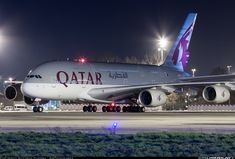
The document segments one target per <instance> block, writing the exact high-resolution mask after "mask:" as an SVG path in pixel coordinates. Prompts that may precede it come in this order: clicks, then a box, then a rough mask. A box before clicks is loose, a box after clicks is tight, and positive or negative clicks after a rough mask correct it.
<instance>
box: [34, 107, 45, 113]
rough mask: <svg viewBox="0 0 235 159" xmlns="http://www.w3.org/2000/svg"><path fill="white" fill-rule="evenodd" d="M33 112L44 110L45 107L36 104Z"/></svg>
mask: <svg viewBox="0 0 235 159" xmlns="http://www.w3.org/2000/svg"><path fill="white" fill-rule="evenodd" d="M33 112H34V113H36V112H39V113H41V112H43V107H42V106H34V107H33Z"/></svg>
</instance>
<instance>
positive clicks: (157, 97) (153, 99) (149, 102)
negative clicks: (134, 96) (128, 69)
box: [139, 89, 167, 107]
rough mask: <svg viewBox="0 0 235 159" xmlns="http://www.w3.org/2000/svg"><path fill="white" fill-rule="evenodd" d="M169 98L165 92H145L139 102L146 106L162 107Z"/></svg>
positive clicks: (150, 90)
mask: <svg viewBox="0 0 235 159" xmlns="http://www.w3.org/2000/svg"><path fill="white" fill-rule="evenodd" d="M166 99H167V96H166V94H165V93H164V92H162V91H160V90H155V89H147V90H143V91H141V92H140V94H139V102H140V103H141V104H142V105H144V106H147V107H148V106H153V107H156V106H160V105H163V104H165V103H166Z"/></svg>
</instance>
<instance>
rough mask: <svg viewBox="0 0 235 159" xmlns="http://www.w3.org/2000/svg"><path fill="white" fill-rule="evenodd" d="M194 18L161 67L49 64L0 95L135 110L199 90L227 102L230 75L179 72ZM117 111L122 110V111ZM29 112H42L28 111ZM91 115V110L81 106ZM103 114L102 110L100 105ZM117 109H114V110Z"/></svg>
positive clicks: (93, 108) (184, 62) (187, 22)
mask: <svg viewBox="0 0 235 159" xmlns="http://www.w3.org/2000/svg"><path fill="white" fill-rule="evenodd" d="M196 16H197V14H195V13H191V14H189V15H188V17H187V18H186V20H185V23H184V25H183V27H182V29H181V31H180V33H179V35H178V37H177V40H176V42H175V43H174V45H173V47H172V49H171V50H170V52H169V55H168V56H167V58H166V61H165V64H164V65H163V66H160V67H159V66H153V65H137V64H114V63H95V62H86V63H80V62H72V61H54V62H47V63H44V64H41V65H39V66H38V67H36V68H35V69H33V70H31V71H30V72H29V74H28V75H27V77H26V78H25V80H24V81H23V83H22V84H20V83H18V84H15V85H11V86H9V87H7V88H6V90H5V96H6V98H8V99H11V100H19V99H22V98H23V97H24V100H25V102H26V103H27V104H33V103H35V99H41V100H42V101H45V102H46V101H48V100H80V101H84V102H88V103H97V102H101V103H112V102H113V101H115V102H116V101H120V100H125V99H134V100H136V101H138V103H139V105H141V106H142V107H140V106H138V107H137V110H138V111H144V107H151V106H160V105H163V104H164V103H166V100H167V94H168V93H171V92H173V91H175V90H176V89H177V88H179V87H185V86H194V87H195V86H204V89H203V93H202V95H203V98H204V99H205V100H206V101H208V102H216V103H222V102H226V101H228V100H229V98H230V90H235V86H234V85H233V84H234V83H235V82H234V81H233V80H231V79H234V76H235V75H229V76H202V77H197V78H193V77H190V76H189V74H187V73H186V72H185V69H186V65H187V63H188V58H189V52H188V47H189V43H190V39H191V36H192V32H193V28H194V24H195V20H196ZM126 109H127V108H125V109H124V108H123V111H127V110H126ZM33 110H34V112H37V111H38V112H41V111H43V109H42V107H40V106H39V107H36V106H35V107H34V109H33ZM83 110H84V111H94V112H95V111H96V110H97V108H96V106H94V105H93V106H91V105H90V106H88V107H84V108H83ZM103 111H106V108H105V107H103ZM117 111H120V108H118V109H117Z"/></svg>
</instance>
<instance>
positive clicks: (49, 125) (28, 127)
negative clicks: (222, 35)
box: [0, 112, 235, 134]
mask: <svg viewBox="0 0 235 159" xmlns="http://www.w3.org/2000/svg"><path fill="white" fill-rule="evenodd" d="M114 123H116V124H117V125H116V127H114ZM15 131H37V132H51V133H55V132H77V131H80V132H86V133H118V134H121V133H123V134H127V133H138V132H156V131H157V132H159V131H177V132H179V131H180V132H185V131H186V132H209V133H234V132H235V112H146V113H101V112H97V113H88V112H87V113H83V112H43V113H32V112H0V132H15Z"/></svg>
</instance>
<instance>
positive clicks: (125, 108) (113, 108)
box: [83, 105, 145, 112]
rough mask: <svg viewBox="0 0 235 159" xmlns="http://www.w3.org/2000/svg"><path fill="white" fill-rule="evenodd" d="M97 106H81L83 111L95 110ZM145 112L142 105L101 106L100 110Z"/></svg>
mask: <svg viewBox="0 0 235 159" xmlns="http://www.w3.org/2000/svg"><path fill="white" fill-rule="evenodd" d="M96 111H97V107H96V106H92V105H88V106H83V112H96ZM121 111H122V112H145V108H144V107H140V106H123V107H122V108H121V107H120V106H112V105H109V106H103V107H102V112H121Z"/></svg>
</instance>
